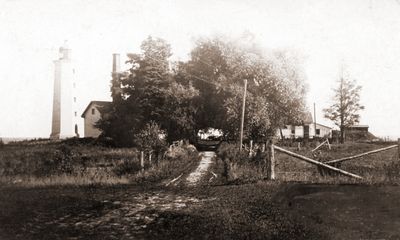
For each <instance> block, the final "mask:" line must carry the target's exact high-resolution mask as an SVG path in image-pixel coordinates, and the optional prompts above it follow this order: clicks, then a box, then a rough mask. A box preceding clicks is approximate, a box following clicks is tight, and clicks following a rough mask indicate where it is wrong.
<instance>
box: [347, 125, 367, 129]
mask: <svg viewBox="0 0 400 240" xmlns="http://www.w3.org/2000/svg"><path fill="white" fill-rule="evenodd" d="M368 127H369V126H368V125H351V126H348V127H347V128H368Z"/></svg>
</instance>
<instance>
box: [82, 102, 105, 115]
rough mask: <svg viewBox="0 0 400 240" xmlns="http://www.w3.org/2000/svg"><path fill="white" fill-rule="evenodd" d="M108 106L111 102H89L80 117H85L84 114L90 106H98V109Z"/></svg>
mask: <svg viewBox="0 0 400 240" xmlns="http://www.w3.org/2000/svg"><path fill="white" fill-rule="evenodd" d="M110 104H111V102H109V101H91V102H90V103H89V104H88V105H87V107H86V108H85V110H84V111H83V113H82V115H81V117H83V118H84V117H85V114H86V112H87V111H88V110H89V109H90V107H91V106H92V105H97V106H100V107H104V106H108V105H110Z"/></svg>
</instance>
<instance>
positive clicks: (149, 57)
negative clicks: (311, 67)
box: [98, 37, 306, 146]
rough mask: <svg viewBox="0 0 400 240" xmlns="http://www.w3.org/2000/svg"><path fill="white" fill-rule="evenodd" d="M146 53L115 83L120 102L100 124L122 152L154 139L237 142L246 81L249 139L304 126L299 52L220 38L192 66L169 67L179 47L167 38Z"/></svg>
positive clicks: (195, 55)
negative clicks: (208, 137) (212, 135)
mask: <svg viewBox="0 0 400 240" xmlns="http://www.w3.org/2000/svg"><path fill="white" fill-rule="evenodd" d="M141 50H142V52H141V53H140V54H128V57H129V61H128V62H127V63H129V64H130V69H129V72H127V73H126V74H119V75H118V76H114V77H113V80H112V84H111V94H112V97H113V103H112V104H111V105H110V106H109V107H107V109H103V111H102V120H101V121H100V122H99V123H98V127H99V128H100V129H102V130H103V135H104V136H105V137H110V138H112V139H113V140H114V141H115V142H116V143H117V145H119V146H140V145H143V141H141V140H139V139H141V138H146V137H145V136H144V135H143V134H145V133H146V132H149V133H151V134H152V136H153V137H158V138H159V137H160V136H163V137H164V138H165V140H166V141H167V142H172V141H175V140H181V139H188V140H192V141H193V140H195V138H196V135H197V132H198V131H199V130H201V129H207V128H215V129H221V130H222V131H223V133H224V137H225V138H228V139H236V138H237V137H238V134H239V126H240V114H241V107H242V96H243V81H244V79H247V80H248V92H247V101H246V111H245V133H244V134H245V138H251V139H253V140H256V141H257V140H259V141H261V140H265V139H266V138H267V137H268V135H271V134H274V133H275V131H276V129H277V128H278V127H281V126H283V125H285V124H290V123H299V122H300V121H301V119H303V116H304V113H305V94H306V87H305V83H304V75H303V74H302V71H301V67H300V66H301V64H300V62H299V59H298V58H297V57H296V56H295V55H293V54H292V53H291V52H288V51H278V52H267V51H264V50H262V49H261V48H259V47H258V46H257V45H255V44H253V43H248V42H243V41H237V40H236V41H235V40H226V39H223V38H218V37H217V38H212V39H200V40H198V41H197V42H196V45H195V47H194V49H193V50H192V51H191V53H190V59H189V60H188V61H185V62H171V61H169V58H170V56H171V55H172V52H171V47H170V45H169V44H168V43H167V42H166V41H165V40H162V39H159V38H153V37H148V38H147V39H146V40H144V41H143V43H142V45H141ZM149 128H150V129H149ZM144 129H147V131H143V130H144ZM151 129H153V130H151ZM154 129H156V130H157V131H158V132H159V134H158V136H157V134H154ZM152 141H153V140H149V142H152ZM153 142H156V141H155V140H154V141H153Z"/></svg>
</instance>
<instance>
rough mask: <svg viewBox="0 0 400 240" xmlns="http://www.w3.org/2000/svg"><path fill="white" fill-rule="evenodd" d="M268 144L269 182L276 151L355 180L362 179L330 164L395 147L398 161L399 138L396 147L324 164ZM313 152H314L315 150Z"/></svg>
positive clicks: (371, 152) (385, 149)
mask: <svg viewBox="0 0 400 240" xmlns="http://www.w3.org/2000/svg"><path fill="white" fill-rule="evenodd" d="M325 143H327V144H329V142H326V141H325V142H323V143H322V144H320V145H319V146H318V147H317V148H316V149H318V148H319V147H320V146H322V145H323V144H325ZM268 144H269V149H270V151H269V152H270V154H269V157H268V160H269V162H268V164H267V170H268V171H267V178H268V179H269V180H274V179H275V177H276V176H275V153H274V151H275V150H277V151H279V152H282V153H285V154H287V155H289V156H292V157H294V158H296V159H299V160H302V161H305V162H308V163H311V164H313V165H316V166H319V167H322V168H326V169H329V170H330V171H333V172H337V173H339V174H342V175H345V176H348V177H352V178H356V179H362V177H361V176H359V175H356V174H354V173H350V172H347V171H344V170H342V169H339V168H337V167H334V166H332V164H335V163H339V162H343V161H349V160H353V159H357V158H360V157H363V156H366V155H370V154H374V153H378V152H382V151H387V150H390V149H392V148H396V147H397V148H398V159H399V160H400V138H399V139H398V143H397V145H392V146H388V147H384V148H380V149H376V150H372V151H368V152H365V153H361V154H357V155H354V156H350V157H345V158H340V159H335V160H331V161H328V162H325V163H323V162H319V161H317V160H314V159H311V158H308V157H306V156H303V155H300V154H297V153H294V152H291V151H289V150H286V149H284V148H281V147H278V146H276V145H274V144H273V142H272V141H270V142H269V143H268ZM329 147H330V146H329ZM313 151H315V149H314V150H313Z"/></svg>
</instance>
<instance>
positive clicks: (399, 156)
mask: <svg viewBox="0 0 400 240" xmlns="http://www.w3.org/2000/svg"><path fill="white" fill-rule="evenodd" d="M397 157H398V159H399V160H400V138H398V139H397Z"/></svg>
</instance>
